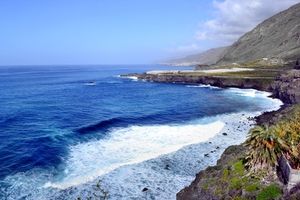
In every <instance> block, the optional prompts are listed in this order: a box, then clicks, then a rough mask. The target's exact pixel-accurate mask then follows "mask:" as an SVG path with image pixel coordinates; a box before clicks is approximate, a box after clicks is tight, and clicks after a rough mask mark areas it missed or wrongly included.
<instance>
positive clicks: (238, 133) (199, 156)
mask: <svg viewBox="0 0 300 200" xmlns="http://www.w3.org/2000/svg"><path fill="white" fill-rule="evenodd" d="M261 113H262V112H251V113H248V112H239V113H233V114H222V115H218V116H214V117H209V118H210V119H209V120H211V121H222V122H223V123H224V124H225V126H224V127H223V128H222V130H220V131H219V132H218V133H217V134H216V135H214V136H213V137H212V138H209V139H208V140H206V141H202V142H200V143H194V144H189V145H186V146H184V147H182V148H180V149H178V150H176V151H174V152H170V153H167V154H162V155H160V156H158V157H156V158H152V159H149V160H145V161H143V162H139V163H136V164H130V165H124V166H121V167H119V168H117V169H115V170H113V171H111V172H108V173H106V174H104V175H102V176H100V177H97V178H96V179H94V180H93V181H91V182H88V183H85V184H82V185H78V186H76V187H71V188H69V189H66V190H64V191H63V192H62V193H60V195H59V196H61V195H62V196H64V195H68V194H70V193H72V194H76V195H77V196H81V197H83V198H85V197H86V196H84V194H91V193H96V194H97V195H101V193H102V191H97V190H94V189H93V188H95V187H94V184H95V183H97V182H101V189H102V190H104V191H106V192H107V193H108V194H110V198H109V199H122V198H123V199H147V198H150V199H151V198H154V197H155V198H157V199H176V193H177V192H179V191H180V190H181V189H182V188H183V187H186V186H188V185H189V184H190V183H191V182H192V181H193V180H194V179H195V175H196V174H197V173H198V172H199V171H201V170H204V169H206V168H207V167H209V166H213V165H215V164H217V161H218V159H219V158H220V157H221V156H222V154H223V153H224V151H225V150H226V149H227V148H229V147H230V146H232V145H239V144H241V143H242V142H243V141H244V140H245V139H246V136H247V133H248V131H249V130H250V128H252V127H253V126H254V125H255V121H254V118H255V117H256V116H258V115H260V114H261ZM236 119H239V120H236ZM200 121H201V120H200ZM150 177H151V178H150ZM124 182H126V184H124ZM144 190H146V191H144ZM97 192H98V193H97ZM76 195H75V196H76Z"/></svg>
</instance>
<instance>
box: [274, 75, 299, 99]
mask: <svg viewBox="0 0 300 200" xmlns="http://www.w3.org/2000/svg"><path fill="white" fill-rule="evenodd" d="M272 91H273V93H274V96H275V97H277V98H279V99H281V100H282V101H283V102H285V103H288V104H294V103H300V70H291V71H288V72H287V73H285V74H282V75H281V76H280V77H279V78H278V79H277V80H276V81H275V82H274V83H273V84H272Z"/></svg>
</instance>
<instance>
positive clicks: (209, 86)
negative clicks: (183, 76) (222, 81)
mask: <svg viewBox="0 0 300 200" xmlns="http://www.w3.org/2000/svg"><path fill="white" fill-rule="evenodd" d="M186 87H190V88H211V89H220V88H219V87H216V86H211V85H205V84H199V85H187V86H186Z"/></svg>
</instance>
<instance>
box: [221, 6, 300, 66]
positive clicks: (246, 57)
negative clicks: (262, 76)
mask: <svg viewBox="0 0 300 200" xmlns="http://www.w3.org/2000/svg"><path fill="white" fill-rule="evenodd" d="M265 57H266V58H274V57H275V58H279V59H282V60H283V61H287V60H295V59H297V58H299V57H300V4H296V5H294V6H292V7H290V8H289V9H287V10H285V11H283V12H280V13H278V14H276V15H274V16H273V17H271V18H269V19H267V20H265V21H264V22H262V23H261V24H259V25H258V26H256V28H254V29H253V30H252V31H250V32H248V33H246V34H245V35H243V36H242V37H241V38H240V39H239V40H238V41H237V42H235V43H234V44H233V45H232V46H230V47H229V48H228V50H227V51H226V53H225V55H224V56H223V58H222V59H221V60H220V61H219V62H218V64H226V63H233V62H247V61H252V60H257V59H261V58H265Z"/></svg>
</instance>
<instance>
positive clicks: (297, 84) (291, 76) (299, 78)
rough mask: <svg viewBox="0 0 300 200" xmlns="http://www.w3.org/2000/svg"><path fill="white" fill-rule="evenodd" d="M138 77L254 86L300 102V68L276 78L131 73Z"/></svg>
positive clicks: (149, 79) (282, 98)
mask: <svg viewBox="0 0 300 200" xmlns="http://www.w3.org/2000/svg"><path fill="white" fill-rule="evenodd" d="M126 76H135V77H137V78H138V79H142V80H147V81H154V82H161V83H187V84H206V85H212V86H217V87H238V88H253V89H257V90H264V91H269V92H272V93H273V96H274V97H276V98H279V99H281V100H282V101H283V102H284V103H287V104H294V103H300V70H288V71H287V72H286V73H283V74H282V75H281V76H279V77H278V78H276V79H274V80H273V79H265V78H259V77H255V78H242V77H240V78H236V77H231V76H224V77H221V76H203V75H202V76H196V75H186V74H180V73H176V74H175V73H172V74H146V73H145V74H130V75H126Z"/></svg>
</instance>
